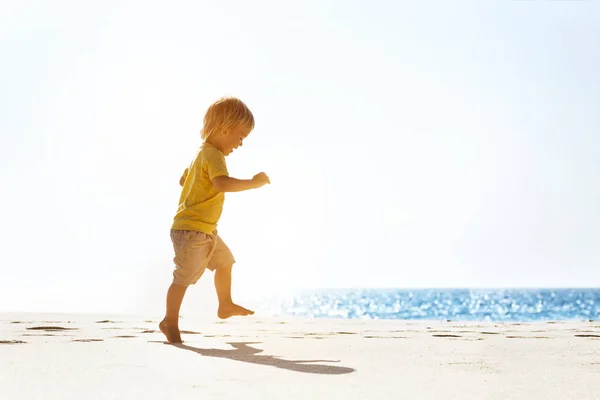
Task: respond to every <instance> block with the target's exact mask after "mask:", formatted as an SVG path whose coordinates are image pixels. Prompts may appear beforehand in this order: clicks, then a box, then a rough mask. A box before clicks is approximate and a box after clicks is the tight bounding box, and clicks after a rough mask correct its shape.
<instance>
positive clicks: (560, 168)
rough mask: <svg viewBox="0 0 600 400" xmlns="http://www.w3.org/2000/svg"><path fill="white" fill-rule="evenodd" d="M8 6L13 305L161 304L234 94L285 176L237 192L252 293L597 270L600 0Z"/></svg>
mask: <svg viewBox="0 0 600 400" xmlns="http://www.w3.org/2000/svg"><path fill="white" fill-rule="evenodd" d="M0 4H1V5H0V54H1V55H2V56H1V57H2V59H1V63H0V133H1V142H0V183H1V185H2V196H1V198H0V224H1V225H0V226H1V228H0V246H1V249H2V250H1V252H0V310H3V311H4V310H5V311H17V310H25V311H26V310H32V311H34V310H35V311H94V310H103V311H137V310H151V311H153V312H155V313H158V314H160V313H161V312H162V307H163V302H164V294H165V290H166V288H167V286H168V284H169V283H170V279H171V272H172V261H171V258H172V256H173V254H172V247H171V242H170V238H169V227H170V224H171V221H172V217H173V215H174V212H175V210H176V207H177V200H178V197H179V186H178V180H179V177H180V174H181V172H182V171H183V169H184V168H185V167H186V166H187V165H188V164H189V163H190V161H191V159H192V158H193V156H194V154H195V152H196V149H197V147H198V146H199V144H200V138H199V130H200V128H201V121H202V116H203V113H204V111H205V110H206V108H207V107H208V105H209V104H210V103H211V102H212V101H214V100H215V99H217V98H219V97H221V96H223V95H235V96H239V97H240V98H242V99H243V100H244V101H245V102H246V103H247V104H248V105H249V107H250V108H251V109H252V110H253V112H254V114H255V117H256V129H255V131H254V132H253V133H252V135H251V136H250V138H249V139H248V140H247V143H245V145H244V148H243V151H239V152H236V153H235V154H234V155H232V156H231V157H229V159H228V164H229V168H230V172H231V173H232V175H233V176H236V177H241V178H249V177H251V176H252V175H254V174H255V173H257V172H260V171H265V172H267V173H268V174H269V175H270V177H271V180H272V182H273V183H272V185H271V186H269V187H267V188H263V189H261V190H258V191H253V192H249V193H237V194H232V195H229V196H228V197H227V200H226V205H225V212H224V216H223V219H222V221H221V225H220V232H221V234H222V236H223V237H224V238H225V240H226V241H227V243H228V244H229V245H230V247H231V248H232V250H233V251H234V254H235V256H236V258H237V260H238V263H237V264H236V272H235V277H234V279H235V282H234V291H235V294H236V298H237V299H238V300H240V301H241V302H242V303H243V302H244V301H245V302H246V303H248V302H249V303H250V304H252V302H253V301H257V300H256V299H259V298H260V297H261V296H263V295H266V294H270V293H274V292H289V291H291V290H293V289H294V288H333V287H401V288H405V287H482V286H483V287H506V286H509V287H523V286H525V287H542V286H545V287H548V286H550V287H558V286H571V287H573V286H586V287H590V286H599V285H600V268H599V266H600V246H599V244H600V185H599V182H600V112H599V110H600V73H599V71H600V47H599V46H598V43H599V42H598V41H599V40H600V5H599V3H598V2H596V1H544V0H538V1H511V0H495V1H494V0H491V1H463V2H448V1H445V0H439V1H414V2H398V1H369V2H367V1H350V0H329V1H325V0H309V1H302V2H282V1H276V0H273V1H245V0H239V1H201V2H200V1H193V2H192V1H190V2H187V3H184V2H175V1H174V2H168V3H165V2H163V3H162V4H161V5H154V4H152V5H151V4H150V2H141V1H139V2H133V1H122V0H119V1H110V2H109V1H102V2H92V1H88V2H83V1H75V0H73V1H70V2H69V1H58V0H57V1H46V2H43V1H28V2H17V1H8V0H4V1H2V3H0ZM156 4H158V3H156ZM211 281H212V274H208V273H207V274H206V275H205V277H204V278H203V280H202V283H201V284H199V285H197V287H196V288H193V289H192V290H191V292H192V295H191V296H190V298H191V299H192V300H189V299H186V303H185V304H184V308H185V307H188V309H189V310H193V309H194V307H196V308H199V305H201V302H202V301H203V299H208V298H210V299H212V300H210V301H213V300H214V293H213V292H212V290H213V289H212V288H211V286H212V282H211ZM198 287H199V288H198ZM198 293H203V294H198ZM194 296H195V297H194ZM243 304H244V303H243ZM211 311H212V310H211Z"/></svg>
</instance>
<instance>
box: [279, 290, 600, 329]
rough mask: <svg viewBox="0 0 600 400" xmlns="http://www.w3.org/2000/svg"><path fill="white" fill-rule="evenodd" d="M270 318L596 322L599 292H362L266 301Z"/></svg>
mask: <svg viewBox="0 0 600 400" xmlns="http://www.w3.org/2000/svg"><path fill="white" fill-rule="evenodd" d="M268 308H269V310H270V311H271V312H272V314H276V315H289V316H302V317H316V318H319V317H327V318H332V317H333V318H348V319H357V318H367V319H406V320H419V319H424V320H425V319H426V320H453V321H456V320H462V321H505V322H514V321H520V322H531V321H559V320H600V289H474V290H470V289H419V290H394V289H385V290H381V289H365V290H357V289H354V290H327V291H313V292H305V293H302V294H299V295H296V296H294V297H290V298H287V299H279V300H274V301H270V302H269V304H268Z"/></svg>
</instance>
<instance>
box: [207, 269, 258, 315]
mask: <svg viewBox="0 0 600 400" xmlns="http://www.w3.org/2000/svg"><path fill="white" fill-rule="evenodd" d="M231 269H232V267H231V266H230V267H228V268H217V269H216V270H215V289H217V297H218V298H219V309H218V311H217V316H218V317H219V318H221V319H226V318H229V317H233V316H236V315H237V316H244V315H252V314H254V311H251V310H248V309H246V308H244V307H242V306H238V305H237V304H234V302H233V301H232V300H231Z"/></svg>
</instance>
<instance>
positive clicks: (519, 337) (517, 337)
mask: <svg viewBox="0 0 600 400" xmlns="http://www.w3.org/2000/svg"><path fill="white" fill-rule="evenodd" d="M504 337H505V338H507V339H550V337H548V336H512V335H506V336H504Z"/></svg>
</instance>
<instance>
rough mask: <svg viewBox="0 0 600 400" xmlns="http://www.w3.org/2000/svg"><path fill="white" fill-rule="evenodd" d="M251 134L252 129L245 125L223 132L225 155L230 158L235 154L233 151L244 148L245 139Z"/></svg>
mask: <svg viewBox="0 0 600 400" xmlns="http://www.w3.org/2000/svg"><path fill="white" fill-rule="evenodd" d="M250 132H251V129H250V128H248V127H246V126H243V125H240V126H236V127H234V128H232V129H230V130H228V131H225V132H223V141H222V146H221V150H222V151H223V154H224V155H226V156H228V155H230V154H231V153H232V152H233V150H235V149H237V148H238V147H240V146H242V144H243V141H244V139H246V138H247V137H248V135H249V134H250Z"/></svg>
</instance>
